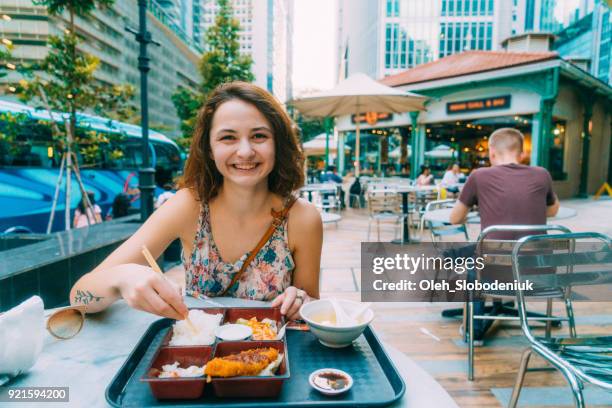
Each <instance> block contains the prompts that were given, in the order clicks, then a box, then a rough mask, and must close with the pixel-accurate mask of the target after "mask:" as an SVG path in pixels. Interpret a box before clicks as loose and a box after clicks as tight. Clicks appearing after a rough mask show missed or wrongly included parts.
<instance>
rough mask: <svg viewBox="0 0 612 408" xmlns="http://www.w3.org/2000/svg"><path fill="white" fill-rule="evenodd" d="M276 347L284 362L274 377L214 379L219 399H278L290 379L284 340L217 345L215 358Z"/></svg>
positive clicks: (228, 342)
mask: <svg viewBox="0 0 612 408" xmlns="http://www.w3.org/2000/svg"><path fill="white" fill-rule="evenodd" d="M268 347H274V348H275V349H277V350H278V352H279V353H282V354H283V361H282V363H281V365H280V366H279V368H278V370H277V371H276V375H275V376H272V377H257V376H244V377H229V378H214V377H213V379H212V386H213V389H214V391H215V395H216V396H217V397H230V398H254V397H258V398H265V397H268V398H270V397H276V396H278V394H280V392H281V389H282V387H283V383H284V381H285V380H287V379H288V378H289V377H290V373H289V355H288V353H287V347H286V344H285V342H284V341H282V340H271V341H224V342H220V343H217V347H216V349H215V355H214V356H215V357H225V356H228V355H230V354H237V353H239V352H241V351H245V350H249V349H254V348H268Z"/></svg>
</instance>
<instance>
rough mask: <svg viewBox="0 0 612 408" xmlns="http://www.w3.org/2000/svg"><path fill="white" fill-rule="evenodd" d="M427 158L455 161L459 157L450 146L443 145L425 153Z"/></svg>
mask: <svg viewBox="0 0 612 408" xmlns="http://www.w3.org/2000/svg"><path fill="white" fill-rule="evenodd" d="M425 157H428V158H430V159H454V158H455V157H457V152H456V151H455V149H453V148H451V147H450V146H447V145H443V144H442V145H438V146H436V147H434V148H433V149H431V150H429V151H427V152H425Z"/></svg>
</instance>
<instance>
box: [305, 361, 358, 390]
mask: <svg viewBox="0 0 612 408" xmlns="http://www.w3.org/2000/svg"><path fill="white" fill-rule="evenodd" d="M308 382H309V383H310V386H311V387H312V388H314V389H315V390H317V391H319V392H320V393H321V394H324V395H328V396H334V395H339V394H342V393H345V392H347V391H348V390H350V389H351V387H352V386H353V377H351V376H350V375H349V374H348V373H346V372H344V371H342V370H338V369H335V368H322V369H320V370H317V371H314V372H313V373H312V374H310V377H309V378H308Z"/></svg>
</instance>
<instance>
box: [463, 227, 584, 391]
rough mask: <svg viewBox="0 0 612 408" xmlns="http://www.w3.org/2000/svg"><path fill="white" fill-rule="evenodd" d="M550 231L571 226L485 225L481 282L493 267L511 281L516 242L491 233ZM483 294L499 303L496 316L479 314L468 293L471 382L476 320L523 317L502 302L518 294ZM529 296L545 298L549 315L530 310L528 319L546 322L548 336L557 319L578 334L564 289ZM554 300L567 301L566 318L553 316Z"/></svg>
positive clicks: (478, 252)
mask: <svg viewBox="0 0 612 408" xmlns="http://www.w3.org/2000/svg"><path fill="white" fill-rule="evenodd" d="M551 231H552V232H564V233H569V232H570V230H569V229H568V228H566V227H564V226H560V225H492V226H490V227H487V228H485V229H484V230H483V231H482V232H481V233H480V236H479V237H478V241H477V244H476V256H478V257H482V258H483V260H484V264H485V268H484V269H483V270H482V271H478V270H477V272H478V273H477V276H476V279H477V280H478V281H480V282H486V281H487V280H490V279H491V277H492V276H491V271H492V270H494V272H495V273H496V278H504V280H506V279H507V280H508V281H511V280H512V279H511V278H512V259H511V257H512V249H513V248H514V244H515V241H511V240H496V239H491V238H490V236H491V234H493V233H496V232H515V233H521V232H527V233H531V232H536V233H547V232H551ZM481 296H482V297H486V298H487V299H492V300H495V301H497V302H498V303H497V304H496V305H494V306H493V308H494V309H495V310H496V312H497V313H496V314H494V315H486V314H476V313H475V311H474V302H475V301H474V299H473V293H472V292H470V293H469V297H470V299H468V302H467V305H466V316H465V323H466V324H467V328H468V330H466V335H467V341H468V379H469V380H470V381H471V380H473V379H474V321H475V320H485V321H494V320H514V321H518V320H520V318H519V316H518V311H517V310H515V309H512V308H511V307H508V306H506V305H504V304H503V303H501V301H503V300H510V301H514V300H515V298H516V293H514V292H487V291H482V292H481ZM529 296H530V297H531V298H534V299H544V300H545V301H546V314H540V313H535V312H527V315H528V319H529V320H538V321H542V322H545V323H546V336H547V337H549V336H550V331H551V324H552V322H557V324H559V322H561V321H567V322H568V323H569V334H570V336H574V335H575V325H574V314H573V308H572V303H571V300H570V299H569V298H568V297H567V296H566V293H565V292H563V291H560V290H558V289H557V288H555V287H541V288H539V290H537V291H533V292H530V293H529ZM553 299H560V300H562V301H563V302H564V304H565V308H566V313H567V317H553V316H552V300H553ZM500 303H501V304H500Z"/></svg>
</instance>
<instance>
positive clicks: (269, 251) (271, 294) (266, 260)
mask: <svg viewBox="0 0 612 408" xmlns="http://www.w3.org/2000/svg"><path fill="white" fill-rule="evenodd" d="M288 242H289V240H288V235H287V218H285V220H284V221H283V223H282V224H281V225H280V226H278V227H277V228H276V230H275V231H274V233H273V234H272V236H271V237H270V239H269V240H268V242H266V243H265V244H264V246H262V247H261V249H260V250H259V253H257V255H256V256H255V258H253V260H252V261H251V263H250V265H249V266H247V269H246V270H245V271H244V273H243V274H242V276H241V277H240V279H238V280H237V281H236V282H235V283H234V284H233V285H232V287H231V288H230V289H229V290H228V291H227V293H226V294H225V296H231V297H238V298H243V299H251V300H266V301H268V300H272V299H274V298H275V297H276V296H278V295H280V294H281V293H283V292H284V291H285V289H286V288H287V287H289V286H290V285H291V280H292V273H293V270H294V268H295V263H294V261H293V257H292V256H291V252H290V250H289V243H288ZM249 254H250V251H249V252H247V253H246V254H244V255H242V257H240V259H238V260H237V261H236V262H234V263H230V262H224V261H223V259H221V256H220V254H219V248H217V245H216V244H215V240H214V238H213V236H212V232H211V227H210V210H209V207H208V204H204V205H203V209H202V211H201V212H200V217H199V220H198V230H197V233H196V236H195V239H194V243H193V250H192V253H191V255H190V256H189V257H188V258H187V257H186V256H185V253H184V252H183V253H182V254H181V255H182V260H183V265H184V267H185V275H186V279H187V282H186V293H187V294H188V295H191V296H194V297H204V296H210V297H214V296H221V294H222V293H223V291H224V290H225V289H226V288H227V287H228V286H229V284H230V283H231V281H232V278H233V277H234V275H235V274H237V273H238V271H240V269H241V268H242V264H243V263H244V261H245V260H246V259H247V257H248V256H249Z"/></svg>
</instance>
